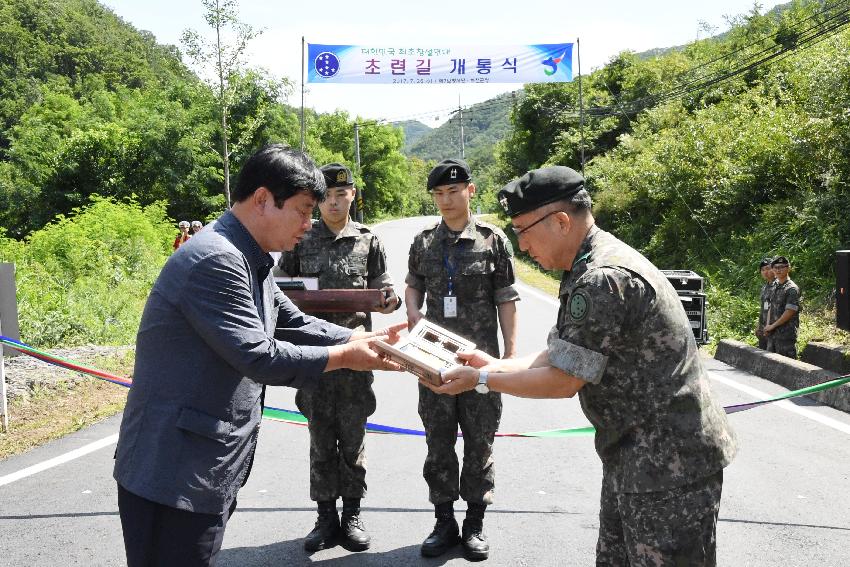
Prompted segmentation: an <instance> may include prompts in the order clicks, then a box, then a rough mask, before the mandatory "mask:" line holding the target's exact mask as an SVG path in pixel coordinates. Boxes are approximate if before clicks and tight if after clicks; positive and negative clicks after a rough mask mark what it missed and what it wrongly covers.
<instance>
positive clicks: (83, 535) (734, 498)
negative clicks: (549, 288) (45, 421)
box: [0, 218, 850, 567]
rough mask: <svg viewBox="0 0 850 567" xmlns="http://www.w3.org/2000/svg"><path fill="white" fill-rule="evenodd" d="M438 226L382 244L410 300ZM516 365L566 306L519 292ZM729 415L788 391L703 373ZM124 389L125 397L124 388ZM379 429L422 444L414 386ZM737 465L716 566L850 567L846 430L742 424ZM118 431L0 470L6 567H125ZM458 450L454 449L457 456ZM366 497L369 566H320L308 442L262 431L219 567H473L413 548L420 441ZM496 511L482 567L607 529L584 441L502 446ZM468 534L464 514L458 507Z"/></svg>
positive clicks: (489, 519) (556, 411)
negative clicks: (419, 236) (419, 258)
mask: <svg viewBox="0 0 850 567" xmlns="http://www.w3.org/2000/svg"><path fill="white" fill-rule="evenodd" d="M427 222H429V219H422V218H420V219H406V220H402V221H393V222H390V223H386V224H383V225H380V226H378V227H377V228H376V232H378V233H379V234H380V235H381V237H382V239H383V241H384V243H385V246H386V248H387V251H388V256H389V264H390V268H391V272H392V274H393V277H394V278H395V281H396V285H397V286H398V289H399V290H403V283H402V282H403V279H404V274H405V272H406V258H407V251H408V247H409V245H410V242H411V240H412V237H413V234H414V233H415V232H416V231H417V230H419V229H421V228H422V227H423V226H424V225H425V224H426V223H427ZM520 291H521V295H522V298H523V299H522V301H521V302H520V304H519V317H520V319H519V324H520V339H519V342H520V344H519V351H520V353H526V352H530V351H532V350H539V349H540V348H542V346H543V345H544V344H545V337H546V333H547V331H548V329H549V328H550V326H551V325H552V323H553V321H554V318H555V312H556V309H557V307H556V304H555V302H554V300H553V299H551V298H548V297H546V296H543V295H542V294H540V293H539V292H535V291H534V290H531V289H530V288H527V287H525V286H521V288H520ZM402 319H403V310H400V311H398V312H396V313H394V314H393V315H390V316H383V315H377V316H376V317H375V323H376V325H378V326H381V325H385V324H387V323H390V322H395V321H400V320H402ZM705 363H706V365H707V366H708V368H709V373H710V376H711V378H712V387H713V389H714V392H715V394H716V395H717V396H718V397H719V399H720V400H721V402H722V403H723V404H724V405H729V404H735V403H741V402H745V401H751V400H754V399H757V398H758V397H759V392H761V393H763V394H769V395H776V394H779V393H782V392H784V391H785V390H784V389H783V388H781V387H778V386H776V385H774V384H772V383H770V382H767V381H764V380H762V379H760V378H757V377H755V376H752V375H749V374H747V373H744V372H740V371H738V370H736V369H734V368H732V367H729V366H727V365H725V364H722V363H719V362H716V361H714V360H713V359H708V358H707V359H705ZM116 387H117V386H116ZM375 390H376V393H377V396H378V409H377V411H376V413H375V414H374V415H373V416H372V418H371V421H372V422H375V423H383V424H391V425H396V426H400V427H408V428H415V429H420V428H421V422H420V421H419V417H418V415H417V413H416V400H417V393H416V392H417V390H416V381H415V379H414V378H413V377H412V376H411V375H408V374H395V373H378V375H377V376H376V379H375ZM293 400H294V392H293V391H291V390H289V389H286V388H270V389H269V393H268V395H267V398H266V403H267V404H268V405H272V406H277V407H284V408H291V409H294V408H295V404H294V401H293ZM730 419H731V422H732V425H733V427H734V429H735V430H736V432H737V434H738V437H739V442H740V451H739V454H738V457H737V458H736V460H735V461H734V463H732V465H731V466H730V467H728V468H727V469H726V471H725V483H724V493H723V502H722V505H721V510H720V521H719V524H718V530H717V538H718V560H719V564H720V565H730V566H736V567H737V566H765V567H768V566H770V567H775V566H777V565H782V566H809V565H819V566H836V567H838V566H845V565H848V564H850V558H848V555H847V550H848V549H850V490H848V488H850V483H848V476H849V475H850V472H848V471H850V466H848V465H850V443H848V441H850V416H848V415H847V414H845V413H842V412H840V411H837V410H833V409H831V408H828V407H824V406H820V405H818V404H817V403H815V402H811V401H809V400H806V399H798V400H795V401H794V402H782V403H780V404H771V405H769V406H766V407H761V408H757V409H753V410H750V411H747V412H743V413H739V414H735V415H732V416H731V417H730ZM119 422H120V416H116V417H114V418H112V419H109V420H107V421H105V422H103V423H100V424H98V425H95V426H93V427H89V428H87V429H85V430H83V431H80V432H78V433H76V434H73V435H70V436H68V437H66V438H64V439H61V440H59V441H57V442H54V443H50V444H48V445H46V446H44V447H41V448H39V449H36V450H34V451H31V452H29V453H27V454H24V455H20V456H17V457H13V458H9V459H6V460H4V461H0V565H10V566H11V565H15V566H21V565H24V566H28V565H87V566H88V565H123V564H124V555H123V543H122V536H121V526H120V522H119V519H118V513H117V505H116V488H115V483H114V481H113V480H112V454H113V451H114V443H113V442H111V441H110V437H111V436H114V435H115V433H116V432H117V429H118V424H119ZM586 424H587V420H586V419H585V418H584V416H583V415H582V412H581V409H580V407H579V404H578V401H577V400H546V401H541V400H523V399H517V398H510V397H505V399H504V414H503V418H502V427H501V430H502V431H505V432H518V431H535V430H542V429H553V428H559V427H574V426H582V425H586ZM97 441H102V442H101V445H102V447H101V448H99V449H97V450H94V451H92V452H89V453H88V454H86V455H84V456H81V457H79V458H76V459H73V460H70V461H68V462H65V463H64V464H60V465H58V466H55V467H53V468H49V469H47V470H44V471H43V472H39V473H37V474H33V475H30V476H26V477H24V478H20V479H18V480H14V481H12V482H10V479H11V478H12V477H10V476H9V475H12V474H15V473H18V472H19V471H22V470H24V469H26V468H27V467H30V466H34V465H37V464H39V463H44V462H45V461H47V460H48V459H51V458H56V457H57V456H60V455H65V454H67V453H68V452H69V451H72V450H75V449H79V448H81V447H85V446H87V445H89V444H90V443H93V442H97ZM461 443H462V441H459V443H458V448H459V449H460V448H461ZM367 453H368V462H369V473H368V482H369V490H370V493H369V496H368V498H367V499H366V500H364V520H365V522H366V525H367V528H368V529H369V531H370V533H371V534H372V537H373V544H372V548H371V549H370V550H369V551H366V552H363V553H358V554H352V553H348V552H346V551H345V550H343V549H342V548H340V547H335V548H333V549H329V550H324V551H320V552H318V553H314V554H312V555H309V554H307V553H306V552H304V551H303V549H302V538H303V537H304V535H306V534H307V532H309V531H310V529H311V528H312V525H313V521H314V519H315V508H314V503H312V502H311V501H310V499H309V495H308V435H307V431H306V429H305V428H303V427H300V426H295V425H289V424H285V423H279V422H267V423H265V424H264V425H263V430H262V433H261V435H260V443H259V447H258V454H257V459H256V464H255V466H254V469H253V472H252V475H251V478H250V480H249V482H248V483H247V485H246V486H245V487H244V488H243V489H242V491H241V492H240V494H239V505H238V509H237V512H236V514H235V515H234V517H233V518H232V520H231V522H230V524H229V525H228V530H227V535H226V536H225V539H224V546H223V550H222V554H221V559H220V561H219V565H223V566H227V567H231V566H233V567H237V566H238V567H250V566H261V565H262V566H264V565H309V564H322V565H350V566H355V565H386V566H396V565H408V564H423V565H463V564H465V563H466V560H465V559H463V556H462V554H461V551H460V549H459V548H456V549H454V550H452V551H450V552H449V553H447V554H446V555H445V556H443V557H440V558H436V559H423V558H421V557H420V555H419V544H420V542H421V541H422V539H424V538H425V536H426V535H427V534H428V532H429V531H430V529H431V527H432V525H433V521H434V518H433V509H432V508H431V506H430V505H429V503H428V500H427V494H428V493H427V489H426V486H425V482H424V480H423V479H422V463H423V461H424V458H425V444H424V440H423V439H422V438H421V437H404V436H394V435H370V436H369V437H368V439H367ZM495 459H496V470H497V481H496V491H497V492H496V503H495V504H494V505H493V506H492V507H491V508H490V509H488V511H487V516H486V519H485V528H486V531H487V533H488V534H489V536H490V542H491V548H492V551H491V558H490V560H489V561H488V562H487V564H488V565H510V566H524V565H529V566H569V565H592V564H593V561H594V547H595V544H596V531H597V528H598V520H597V510H598V500H599V489H600V475H601V466H600V464H599V461H598V459H597V457H596V454H595V452H594V450H593V442H592V439H591V438H590V437H576V438H565V439H518V438H505V439H499V440H498V441H497V442H496V450H495ZM457 508H458V510H459V513H458V514H457V516H458V518H459V519H460V518H462V513H461V512H460V511H462V510H463V509H464V508H465V506H464V505H463V503H462V502H459V503H458V506H457Z"/></svg>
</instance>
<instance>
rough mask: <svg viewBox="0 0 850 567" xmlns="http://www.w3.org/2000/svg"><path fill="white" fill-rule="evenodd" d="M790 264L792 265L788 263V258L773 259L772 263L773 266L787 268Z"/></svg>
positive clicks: (778, 257)
mask: <svg viewBox="0 0 850 567" xmlns="http://www.w3.org/2000/svg"><path fill="white" fill-rule="evenodd" d="M788 264H790V262H789V261H788V258H786V257H785V256H777V257H776V258H774V259H773V262H771V263H770V265H771V266H780V265H784V266H787V265H788Z"/></svg>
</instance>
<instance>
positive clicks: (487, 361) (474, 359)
mask: <svg viewBox="0 0 850 567" xmlns="http://www.w3.org/2000/svg"><path fill="white" fill-rule="evenodd" d="M455 354H457V357H458V358H459V359H460V361H461V362H463V363H464V364H466V365H468V366H471V367H473V368H483V367H485V366H489V365H491V364H493V363H494V362H496V359H495V358H493V357H492V356H490V355H489V354H487V353H486V352H482V351H480V350H459V351H457V353H455Z"/></svg>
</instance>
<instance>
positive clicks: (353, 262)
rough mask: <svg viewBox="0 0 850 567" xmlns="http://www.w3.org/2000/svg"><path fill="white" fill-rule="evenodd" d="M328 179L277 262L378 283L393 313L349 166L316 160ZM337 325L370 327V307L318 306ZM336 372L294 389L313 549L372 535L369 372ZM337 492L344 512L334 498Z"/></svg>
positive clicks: (360, 543) (329, 284)
mask: <svg viewBox="0 0 850 567" xmlns="http://www.w3.org/2000/svg"><path fill="white" fill-rule="evenodd" d="M321 170H322V173H323V174H324V176H325V183H326V185H327V187H328V192H327V197H326V198H325V200H324V201H322V202H321V203H319V211H320V212H321V217H322V218H321V219H320V220H317V221H313V227H312V229H311V230H310V231H309V232H308V233H307V234H305V236H304V238H303V240H302V241H301V242H300V243H298V245H296V246H295V249H294V250H292V251H291V252H284V253H283V255H282V256H281V258H280V261H279V267H280V269H281V271H282V272H283V273H285V274H286V275H288V276H293V277H297V276H307V277H316V278H318V280H319V288H320V289H364V288H372V289H381V290H384V291H385V295H384V304H383V305H382V306H380V309H378V310H379V311H380V312H381V313H390V312H392V311H394V310H396V309H398V308H399V307H400V306H401V301H400V299H399V297H398V296H397V295H396V293H395V292H394V291H393V287H392V286H393V282H392V279H391V278H390V275H389V274H388V273H387V258H386V254H385V252H384V247H383V245H382V244H381V242H380V240H378V237H377V235H375V234H373V233H372V232H371V231H370V230H369V228H368V227H366V226H365V225H362V224H360V223H357V222H354V221H353V220H351V219H350V218H349V216H348V214H349V209H350V207H351V203H352V201H353V200H354V196H355V189H354V179H353V177H352V175H351V170H349V169H348V168H347V167H345V166H344V165H342V164H339V163H331V164H328V165H325V166H323V167H322V168H321ZM321 317H322V318H323V319H325V320H327V321H329V322H331V323H335V324H337V325H340V326H342V327H348V328H349V329H354V328H357V327H363V328H365V329H366V330H367V331H369V330H371V327H372V319H371V316H370V315H369V313H364V312H354V313H322V314H321ZM332 374H334V375H335V376H333V378H334V379H332V380H322V381H317V383H316V384H315V385H314V387H310V388H302V389H301V390H299V391H298V393H297V394H296V396H295V403H296V404H297V406H298V409H299V410H300V411H301V413H303V414H304V415H305V416H306V417H307V419H308V420H309V429H310V498H311V499H312V500H313V501H315V502H317V505H318V518H317V520H316V525H315V527H314V529H313V531H311V532H310V533H309V534H308V535H307V537H306V539H305V540H304V548H305V549H306V550H307V551H317V550H319V549H324V548H326V547H330V546H332V545H333V544H334V542H335V540H336V539H337V536H338V535H339V536H340V538H339V539H340V543H341V544H342V546H343V547H345V548H346V549H348V550H349V551H363V550H365V549H368V548H369V544H370V541H371V539H370V537H369V534H368V533H367V532H366V529H365V527H364V525H363V522H362V520H361V518H360V500H361V499H362V498H364V497H365V496H366V455H365V446H364V438H365V435H366V418H368V417H369V416H370V415H372V413H373V412H374V411H375V393H374V392H373V391H372V380H373V377H372V373H371V372H361V371H356V370H348V369H341V370H336V371H334V372H333V373H332ZM339 497H342V519H341V521H340V518H339V516H337V510H336V501H337V499H338V498H339Z"/></svg>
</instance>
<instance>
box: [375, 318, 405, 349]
mask: <svg viewBox="0 0 850 567" xmlns="http://www.w3.org/2000/svg"><path fill="white" fill-rule="evenodd" d="M406 330H407V323H396V324H395V325H390V326H389V327H385V328H383V329H381V330H380V331H378V334H379V335H382V336H384V337H386V338H385V339H382V340H383V341H384V342H387V343H390V344H391V345H394V344H396V343H397V342H398V341H399V340H401V332H402V331H406Z"/></svg>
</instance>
